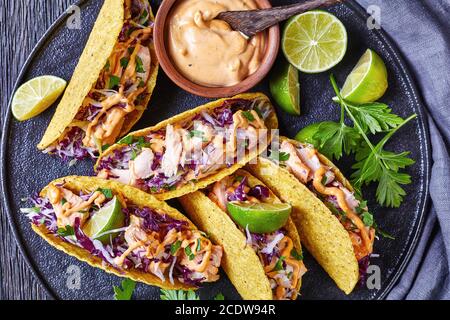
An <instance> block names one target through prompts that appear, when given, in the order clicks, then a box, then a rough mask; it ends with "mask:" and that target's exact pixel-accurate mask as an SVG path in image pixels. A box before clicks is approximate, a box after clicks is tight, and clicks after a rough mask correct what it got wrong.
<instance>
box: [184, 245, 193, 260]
mask: <svg viewBox="0 0 450 320" xmlns="http://www.w3.org/2000/svg"><path fill="white" fill-rule="evenodd" d="M184 253H185V254H186V255H187V256H188V257H189V260H194V258H195V255H194V253H192V250H191V247H189V246H187V247H186V248H184Z"/></svg>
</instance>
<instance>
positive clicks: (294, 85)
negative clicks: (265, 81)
mask: <svg viewBox="0 0 450 320" xmlns="http://www.w3.org/2000/svg"><path fill="white" fill-rule="evenodd" d="M270 92H271V93H272V96H273V98H274V99H275V101H276V102H277V104H278V105H279V106H280V107H281V109H283V110H284V111H285V112H287V113H289V114H292V115H297V116H299V115H300V83H299V82H298V70H297V69H296V68H295V67H294V66H293V65H291V64H289V63H285V64H283V65H281V66H280V67H279V68H277V69H275V71H274V73H273V74H272V77H271V79H270Z"/></svg>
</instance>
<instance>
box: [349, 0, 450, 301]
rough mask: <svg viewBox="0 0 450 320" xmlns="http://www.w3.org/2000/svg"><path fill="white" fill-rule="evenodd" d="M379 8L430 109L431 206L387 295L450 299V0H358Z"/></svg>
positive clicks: (383, 25) (382, 20)
mask: <svg viewBox="0 0 450 320" xmlns="http://www.w3.org/2000/svg"><path fill="white" fill-rule="evenodd" d="M357 1H358V2H359V3H360V4H361V5H362V6H363V7H364V8H368V7H369V6H371V5H376V6H378V7H379V8H380V9H381V12H380V13H381V14H380V17H381V21H380V22H381V27H382V28H383V29H384V30H385V31H387V32H388V33H389V35H390V36H391V38H392V39H393V40H394V42H395V43H396V44H397V46H398V47H399V48H400V51H401V52H402V54H403V56H404V57H405V58H406V60H407V62H408V63H409V67H410V70H411V71H412V72H413V74H414V75H415V80H416V82H417V84H418V86H419V88H420V90H421V93H422V95H423V99H424V102H425V105H426V107H427V109H428V113H429V114H430V117H429V126H430V133H431V147H432V152H433V167H432V174H431V184H430V194H431V199H432V208H431V210H430V212H429V213H428V215H427V218H426V221H425V227H424V230H423V233H422V235H421V237H420V239H419V244H418V246H417V249H416V251H415V252H414V254H413V257H412V259H411V261H410V262H409V264H408V266H407V267H406V270H405V272H404V274H403V275H402V277H401V278H400V279H399V281H398V283H397V284H396V285H395V287H394V288H393V290H392V291H391V292H390V294H389V295H388V297H387V298H388V299H450V277H449V270H450V187H449V182H450V158H449V145H450V144H449V142H450V19H449V15H450V0H357Z"/></svg>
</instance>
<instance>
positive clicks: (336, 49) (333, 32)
mask: <svg viewBox="0 0 450 320" xmlns="http://www.w3.org/2000/svg"><path fill="white" fill-rule="evenodd" d="M281 46H282V49H283V52H284V55H285V56H286V58H287V59H288V61H289V62H290V63H291V64H293V65H294V66H295V67H296V68H297V69H299V70H300V71H303V72H306V73H319V72H323V71H326V70H329V69H331V68H332V67H334V66H335V65H337V64H338V63H339V62H340V61H341V60H342V58H343V57H344V55H345V52H346V51H347V31H346V30H345V26H344V25H343V24H342V22H341V21H340V20H339V19H338V18H336V17H335V16H334V15H332V14H331V13H328V12H326V11H309V12H305V13H302V14H300V15H297V16H294V17H292V18H291V19H289V21H288V22H287V23H286V26H285V28H284V32H283V39H282V43H281Z"/></svg>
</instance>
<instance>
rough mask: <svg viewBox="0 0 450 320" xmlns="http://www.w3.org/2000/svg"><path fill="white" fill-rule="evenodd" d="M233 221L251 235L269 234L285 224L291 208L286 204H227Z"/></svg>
mask: <svg viewBox="0 0 450 320" xmlns="http://www.w3.org/2000/svg"><path fill="white" fill-rule="evenodd" d="M227 209H228V212H229V214H230V215H231V217H232V218H233V220H234V221H235V222H236V223H237V224H238V225H240V226H241V227H242V228H247V226H248V230H249V231H250V232H253V233H271V232H274V231H277V230H279V229H280V228H281V227H283V226H284V225H285V224H286V221H287V220H288V218H289V215H290V214H291V211H292V207H291V205H290V204H287V203H248V202H228V204H227Z"/></svg>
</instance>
